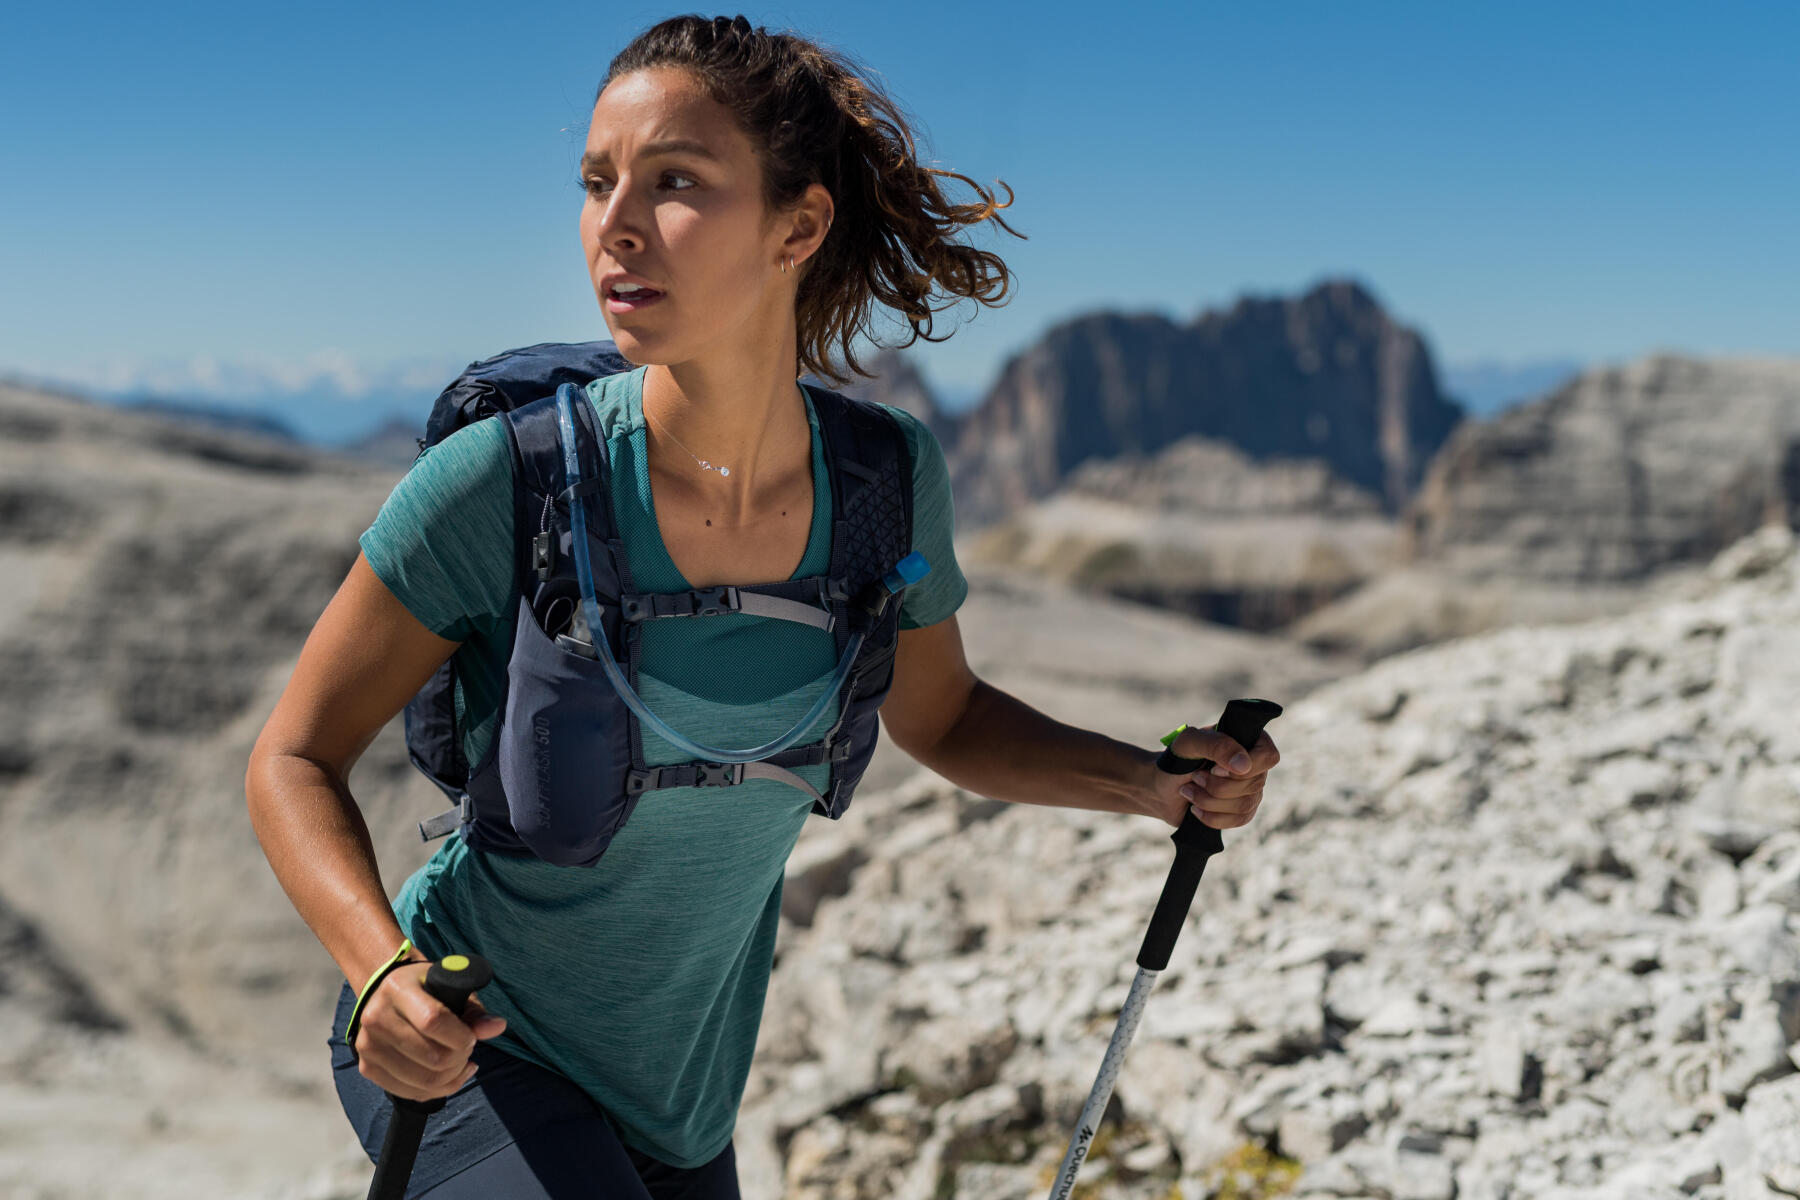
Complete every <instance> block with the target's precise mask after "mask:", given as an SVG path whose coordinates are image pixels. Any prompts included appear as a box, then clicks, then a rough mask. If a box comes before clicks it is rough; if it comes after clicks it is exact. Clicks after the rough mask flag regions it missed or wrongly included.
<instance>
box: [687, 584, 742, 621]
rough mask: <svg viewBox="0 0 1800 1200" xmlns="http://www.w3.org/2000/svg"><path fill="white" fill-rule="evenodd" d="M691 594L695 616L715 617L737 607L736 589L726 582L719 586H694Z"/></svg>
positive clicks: (732, 610) (733, 610) (735, 609)
mask: <svg viewBox="0 0 1800 1200" xmlns="http://www.w3.org/2000/svg"><path fill="white" fill-rule="evenodd" d="M693 596H694V615H695V616H696V617H716V616H719V615H721V614H723V613H728V612H735V611H737V608H738V594H737V589H736V588H734V587H731V586H730V585H728V584H727V585H721V586H719V587H710V588H696V589H695V590H694V593H693Z"/></svg>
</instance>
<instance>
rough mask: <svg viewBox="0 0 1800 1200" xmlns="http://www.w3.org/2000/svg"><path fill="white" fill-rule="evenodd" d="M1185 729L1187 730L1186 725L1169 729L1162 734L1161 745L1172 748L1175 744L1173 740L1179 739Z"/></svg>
mask: <svg viewBox="0 0 1800 1200" xmlns="http://www.w3.org/2000/svg"><path fill="white" fill-rule="evenodd" d="M1186 729H1187V726H1186V725H1177V726H1176V727H1175V728H1174V729H1171V730H1170V731H1169V732H1168V733H1165V734H1163V738H1162V744H1163V745H1165V746H1173V745H1174V744H1175V739H1176V738H1178V737H1180V736H1181V735H1182V733H1183V732H1185V731H1186Z"/></svg>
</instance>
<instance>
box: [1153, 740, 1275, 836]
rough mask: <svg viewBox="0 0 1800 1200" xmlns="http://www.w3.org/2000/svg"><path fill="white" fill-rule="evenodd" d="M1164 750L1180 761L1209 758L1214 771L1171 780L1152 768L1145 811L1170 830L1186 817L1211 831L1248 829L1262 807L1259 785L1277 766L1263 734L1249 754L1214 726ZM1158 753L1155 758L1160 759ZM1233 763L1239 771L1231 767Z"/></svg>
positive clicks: (1271, 744)
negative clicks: (1259, 807)
mask: <svg viewBox="0 0 1800 1200" xmlns="http://www.w3.org/2000/svg"><path fill="white" fill-rule="evenodd" d="M1169 749H1170V750H1172V751H1174V752H1175V754H1177V755H1178V756H1180V757H1182V758H1210V759H1212V760H1213V761H1214V762H1215V763H1217V764H1218V765H1217V766H1214V767H1212V768H1211V769H1209V770H1204V771H1195V772H1193V773H1192V774H1187V775H1171V774H1169V773H1168V772H1166V771H1161V770H1158V769H1157V768H1156V765H1155V763H1154V762H1152V764H1151V767H1150V770H1151V773H1152V774H1153V775H1154V777H1155V778H1154V780H1153V781H1152V783H1151V799H1150V811H1151V812H1152V813H1154V814H1155V815H1156V816H1158V817H1161V818H1162V819H1163V821H1164V822H1166V823H1167V824H1168V825H1169V826H1170V827H1171V828H1175V827H1178V826H1179V825H1180V824H1181V823H1182V821H1184V820H1186V819H1187V815H1188V813H1189V812H1190V811H1192V812H1193V813H1195V814H1196V815H1198V816H1199V818H1200V820H1201V823H1202V824H1205V825H1210V826H1212V827H1213V828H1214V829H1235V828H1237V827H1238V826H1239V825H1248V824H1249V823H1250V820H1251V818H1252V817H1254V816H1256V809H1257V806H1258V805H1260V804H1261V803H1262V799H1263V784H1264V783H1266V782H1267V781H1268V778H1269V772H1270V771H1271V770H1273V769H1274V767H1275V764H1276V763H1278V762H1280V761H1281V751H1279V750H1277V749H1276V748H1275V743H1274V741H1273V740H1271V739H1270V737H1269V735H1268V732H1267V731H1266V730H1265V731H1264V732H1263V735H1262V736H1261V737H1260V738H1258V739H1257V742H1256V745H1254V746H1252V747H1251V748H1250V751H1249V753H1248V754H1245V752H1244V750H1243V749H1242V748H1241V747H1240V746H1239V745H1238V744H1237V743H1236V742H1234V741H1232V740H1231V739H1230V738H1228V737H1226V736H1225V735H1224V734H1222V733H1220V732H1218V731H1217V730H1216V729H1215V728H1214V727H1213V726H1210V725H1209V726H1207V727H1206V728H1204V729H1196V728H1193V727H1191V726H1190V727H1189V728H1187V729H1184V730H1182V731H1181V735H1180V736H1179V737H1177V738H1176V739H1175V741H1174V742H1173V743H1171V744H1170V746H1169ZM1161 753H1162V752H1161V751H1158V752H1157V756H1158V757H1160V756H1161ZM1234 760H1236V761H1237V762H1240V763H1241V764H1242V765H1241V766H1237V767H1234V766H1233V761H1234Z"/></svg>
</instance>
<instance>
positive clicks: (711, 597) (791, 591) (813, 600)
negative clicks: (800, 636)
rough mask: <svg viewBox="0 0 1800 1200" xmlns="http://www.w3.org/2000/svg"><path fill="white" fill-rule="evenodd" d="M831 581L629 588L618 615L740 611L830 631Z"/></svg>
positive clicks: (638, 617) (634, 619)
mask: <svg viewBox="0 0 1800 1200" xmlns="http://www.w3.org/2000/svg"><path fill="white" fill-rule="evenodd" d="M829 584H830V581H829V580H826V579H824V578H822V577H819V578H814V579H796V580H791V581H789V582H788V583H784V584H759V585H757V586H756V587H753V588H752V587H732V586H721V587H710V588H693V589H691V590H689V591H685V592H628V593H626V594H625V595H622V596H620V597H619V612H620V615H621V616H623V617H624V619H625V620H626V621H628V622H631V623H633V624H636V623H638V622H642V621H653V620H658V619H660V618H664V617H713V616H719V615H721V614H723V613H728V612H741V613H745V614H748V615H749V616H753V617H773V618H774V619H776V620H778V621H793V622H796V623H797V624H801V625H811V626H812V627H814V628H815V629H823V630H824V631H825V632H827V633H830V632H832V631H833V630H834V629H836V628H837V619H836V618H835V617H833V616H832V615H831V612H830V610H829V607H828V606H829V603H830V601H829V599H828V597H829V595H830V594H831V593H830V591H829Z"/></svg>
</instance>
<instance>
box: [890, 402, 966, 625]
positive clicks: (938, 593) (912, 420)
mask: <svg viewBox="0 0 1800 1200" xmlns="http://www.w3.org/2000/svg"><path fill="white" fill-rule="evenodd" d="M881 407H883V408H885V409H887V410H888V412H890V413H892V414H893V415H894V417H895V419H897V420H898V421H899V422H900V427H901V428H902V429H904V430H905V431H906V444H907V448H908V449H909V450H911V452H912V460H913V544H912V548H913V549H914V550H916V551H917V552H918V553H920V554H923V555H924V556H925V561H926V562H928V563H930V564H931V572H930V573H929V574H928V575H926V576H925V578H923V579H921V580H919V582H917V583H915V584H913V585H912V586H911V587H909V588H907V589H906V591H905V592H904V593H902V594H901V603H900V628H902V629H922V628H924V627H925V626H927V625H936V624H937V623H938V622H939V621H943V620H946V619H948V618H949V617H950V616H951V615H952V614H954V613H955V612H956V610H957V609H958V608H961V607H962V602H963V600H964V599H965V598H967V596H968V594H969V581H968V580H967V579H965V578H964V577H963V573H962V568H961V567H960V566H958V565H957V562H956V550H955V545H954V543H955V537H956V506H955V503H954V501H953V500H952V499H951V496H950V467H949V464H948V463H946V462H945V461H944V451H943V447H941V446H939V445H938V440H937V438H936V436H934V435H933V434H932V432H931V430H929V429H927V428H926V427H925V425H924V423H923V422H921V421H920V420H919V419H918V418H917V417H915V416H913V415H912V414H911V413H909V412H907V411H906V410H905V409H902V408H896V407H894V406H893V405H891V404H883V405H882V406H881Z"/></svg>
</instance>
